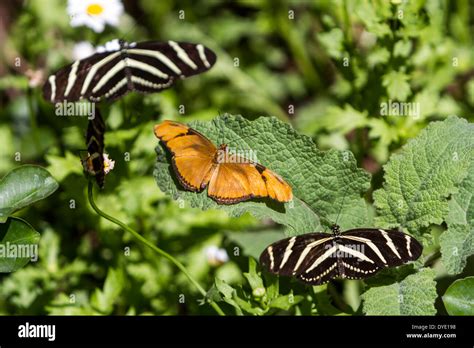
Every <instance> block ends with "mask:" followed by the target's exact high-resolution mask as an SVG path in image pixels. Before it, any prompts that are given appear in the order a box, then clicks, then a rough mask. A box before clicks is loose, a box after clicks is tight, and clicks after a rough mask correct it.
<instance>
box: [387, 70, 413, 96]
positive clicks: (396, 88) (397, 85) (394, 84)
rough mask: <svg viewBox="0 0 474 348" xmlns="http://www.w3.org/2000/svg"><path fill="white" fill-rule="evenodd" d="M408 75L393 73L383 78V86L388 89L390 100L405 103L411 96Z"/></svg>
mask: <svg viewBox="0 0 474 348" xmlns="http://www.w3.org/2000/svg"><path fill="white" fill-rule="evenodd" d="M407 81H408V75H407V74H405V73H403V72H401V71H391V72H389V73H388V74H385V75H384V76H383V77H382V85H383V86H384V87H385V88H386V89H387V93H388V96H389V98H390V99H394V100H397V101H405V100H406V99H407V97H408V96H409V95H410V94H411V89H410V84H409V83H408V82H407Z"/></svg>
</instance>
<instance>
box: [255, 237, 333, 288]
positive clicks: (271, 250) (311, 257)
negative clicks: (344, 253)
mask: <svg viewBox="0 0 474 348" xmlns="http://www.w3.org/2000/svg"><path fill="white" fill-rule="evenodd" d="M333 240H334V238H333V237H332V236H331V235H329V234H326V233H308V234H304V235H300V236H295V237H291V238H286V239H282V240H279V241H277V242H275V243H273V244H271V245H270V246H268V247H267V248H266V249H265V250H264V251H263V252H262V254H261V255H260V263H261V264H262V265H263V266H264V267H265V268H266V269H267V270H268V271H269V272H271V273H273V274H278V275H283V276H296V277H297V278H298V279H300V280H301V281H303V282H304V283H307V284H312V285H319V284H324V283H326V282H327V281H329V280H330V279H332V278H334V277H335V276H336V275H337V259H336V258H335V255H336V248H335V247H334V242H333Z"/></svg>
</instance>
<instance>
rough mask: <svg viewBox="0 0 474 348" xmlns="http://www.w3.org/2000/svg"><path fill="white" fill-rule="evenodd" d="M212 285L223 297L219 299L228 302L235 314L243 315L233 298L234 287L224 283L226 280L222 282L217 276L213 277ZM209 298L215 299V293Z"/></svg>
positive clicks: (234, 293)
mask: <svg viewBox="0 0 474 348" xmlns="http://www.w3.org/2000/svg"><path fill="white" fill-rule="evenodd" d="M214 285H215V287H216V289H217V290H218V291H219V293H220V294H222V296H223V297H221V299H222V300H223V301H224V302H227V303H228V304H230V305H231V306H232V307H234V308H235V310H236V313H237V315H243V312H242V309H241V308H240V306H239V305H238V304H237V302H236V301H235V300H234V295H236V291H235V289H234V288H233V287H232V286H230V285H229V284H226V282H224V281H223V280H222V279H219V278H215V282H214ZM211 298H213V299H215V298H216V295H215V294H214V296H213V297H211Z"/></svg>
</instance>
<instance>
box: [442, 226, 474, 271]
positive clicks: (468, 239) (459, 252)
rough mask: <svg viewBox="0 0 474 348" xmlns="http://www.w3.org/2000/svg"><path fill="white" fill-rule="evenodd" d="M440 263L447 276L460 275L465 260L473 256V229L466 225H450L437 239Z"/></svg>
mask: <svg viewBox="0 0 474 348" xmlns="http://www.w3.org/2000/svg"><path fill="white" fill-rule="evenodd" d="M439 245H440V249H441V261H442V262H443V265H444V267H445V268H446V271H447V272H448V273H449V274H458V273H461V272H462V270H463V269H464V267H465V266H466V259H467V258H468V257H469V256H470V255H472V254H474V229H473V227H470V226H468V225H459V224H455V225H450V226H449V227H448V229H447V230H446V231H445V232H443V234H441V236H440V238H439Z"/></svg>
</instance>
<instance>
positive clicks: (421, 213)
mask: <svg viewBox="0 0 474 348" xmlns="http://www.w3.org/2000/svg"><path fill="white" fill-rule="evenodd" d="M473 157H474V125H473V124H469V123H468V122H467V121H466V120H464V119H459V118H457V117H450V118H448V119H447V120H445V121H443V122H433V123H432V124H430V125H429V126H428V127H426V129H424V130H423V131H422V132H421V133H420V134H419V136H418V137H416V138H415V139H413V140H411V141H410V142H409V143H408V144H407V145H405V146H404V147H403V148H402V150H401V151H400V152H399V153H397V154H395V155H393V156H391V159H390V161H389V163H388V164H387V165H386V166H385V167H384V169H385V176H384V178H385V184H384V186H383V188H382V189H380V190H378V191H376V192H375V193H374V200H375V205H376V207H377V211H378V213H379V217H378V218H377V220H376V221H377V222H378V224H379V225H384V226H386V225H390V226H404V227H407V228H408V230H410V232H412V233H414V234H419V228H420V227H423V226H428V225H429V224H432V223H434V224H441V223H442V222H443V218H444V217H445V216H446V214H447V212H448V197H449V195H451V194H453V193H456V192H457V191H458V188H457V186H458V185H459V184H460V182H461V181H462V180H463V179H464V178H465V177H466V176H467V173H468V168H469V165H470V163H471V161H472V159H473Z"/></svg>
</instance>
